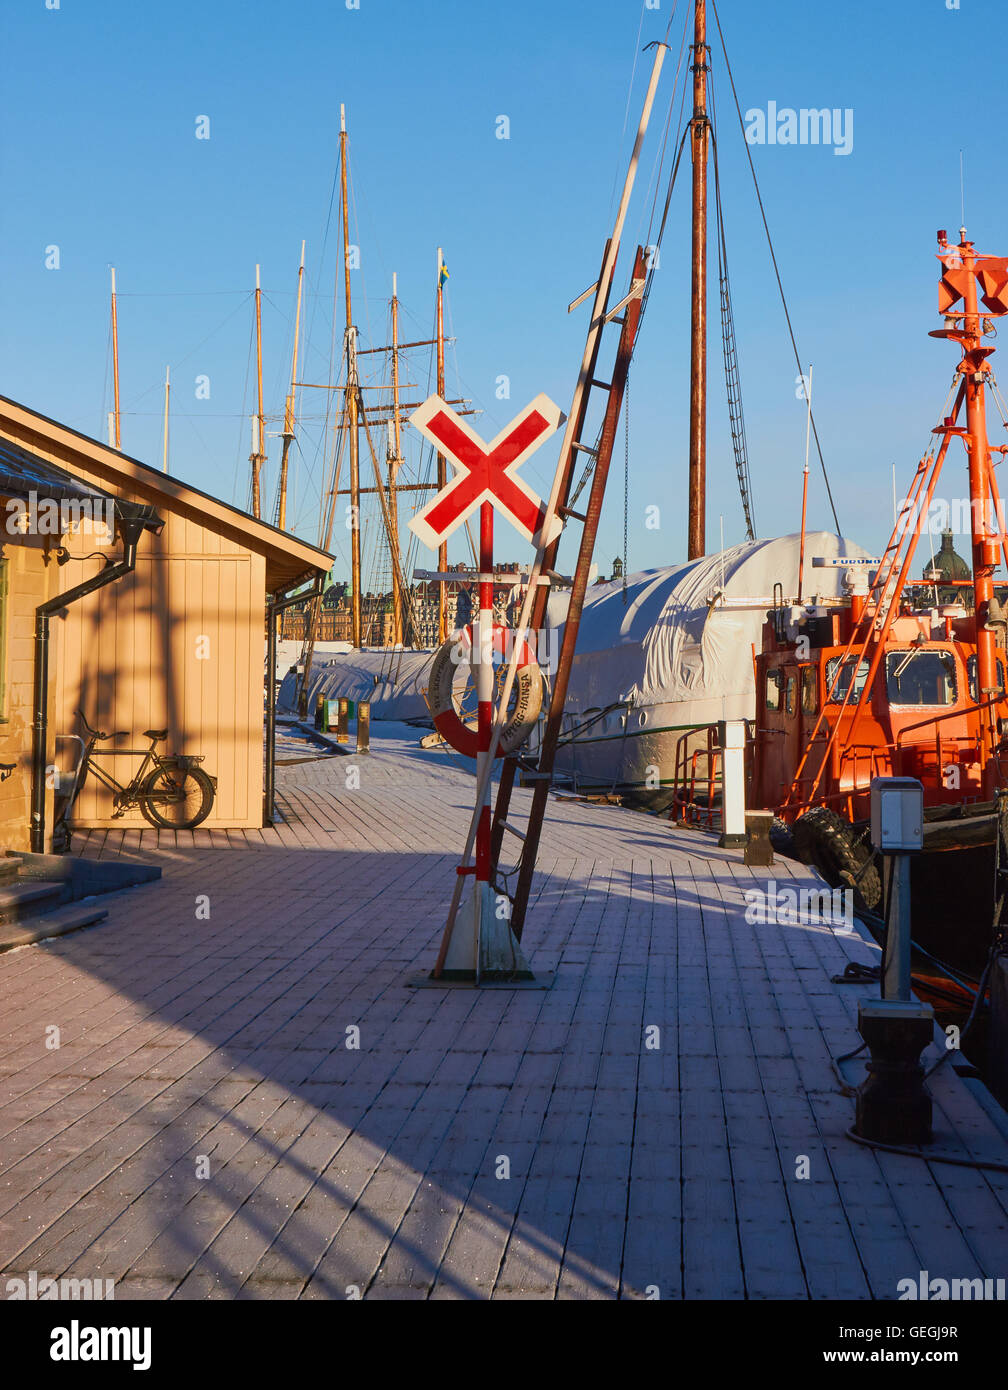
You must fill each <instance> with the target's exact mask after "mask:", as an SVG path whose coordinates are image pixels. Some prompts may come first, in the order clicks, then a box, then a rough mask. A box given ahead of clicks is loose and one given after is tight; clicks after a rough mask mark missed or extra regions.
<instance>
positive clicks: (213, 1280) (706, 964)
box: [0, 726, 1008, 1299]
mask: <svg viewBox="0 0 1008 1390" xmlns="http://www.w3.org/2000/svg"><path fill="white" fill-rule="evenodd" d="M354 769H358V770H359V778H360V783H359V786H356V785H354V783H355V780H356V779H355V776H354V773H353V770H354ZM472 789H473V781H472V778H471V776H470V775H469V774H468V772H467V771H466V770H465V769H464V767H463V765H462V764H461V762H460V761H459V760H456V759H454V758H452V757H450V756H448V755H445V754H425V753H420V752H419V751H418V750H417V749H416V744H415V739H409V740H407V739H403V738H397V737H395V736H383V735H382V732H381V726H377V728H376V738H375V741H374V751H373V752H372V753H371V755H370V756H368V757H360V758H358V757H355V756H352V755H351V756H345V757H339V758H326V759H323V760H318V761H307V762H302V763H297V764H293V765H290V766H282V767H280V768H279V770H278V790H279V798H278V800H279V805H280V807H281V809H282V811H283V815H284V820H283V822H282V823H280V824H278V825H277V826H275V827H273V828H272V829H270V830H262V831H258V830H257V831H252V832H240V833H227V834H225V833H220V832H214V831H208V832H201V831H196V832H195V833H189V834H186V835H183V834H181V833H180V834H177V835H176V834H174V833H173V834H165V833H163V832H162V833H160V834H159V835H155V832H153V831H151V832H143V833H142V834H141V833H139V832H136V831H133V832H126V833H123V832H121V831H119V832H108V833H106V832H104V831H102V832H93V833H91V834H90V835H88V836H86V837H82V840H81V842H75V849H77V848H79V849H81V850H82V852H84V853H87V854H89V855H98V856H101V857H105V856H107V855H110V854H116V855H120V854H124V855H132V854H139V855H141V856H142V857H144V858H146V859H149V860H152V861H156V862H158V863H160V864H161V865H162V866H163V869H164V877H163V879H162V881H161V882H160V883H157V884H152V885H149V886H145V887H142V888H137V889H133V890H130V891H129V892H128V893H125V894H120V895H117V896H116V897H114V898H109V899H108V906H109V907H110V909H111V911H110V915H109V919H108V921H107V922H106V923H104V924H103V925H101V926H99V927H97V928H95V929H93V930H90V931H82V932H80V933H77V934H75V935H72V936H69V937H63V938H60V939H58V940H55V941H51V942H47V943H45V944H44V945H42V946H38V947H31V948H26V949H24V950H19V951H15V952H11V953H9V954H7V955H5V956H3V957H2V958H0V999H2V1013H0V1274H3V1275H5V1277H7V1278H10V1277H13V1276H21V1277H25V1276H26V1275H27V1273H28V1272H29V1271H32V1270H35V1271H37V1272H38V1273H39V1275H40V1276H42V1275H49V1276H52V1277H60V1276H75V1277H78V1278H94V1279H97V1278H113V1279H115V1281H116V1296H117V1297H118V1298H124V1297H149V1298H167V1297H178V1298H203V1297H235V1296H238V1297H249V1298H297V1297H308V1298H341V1299H342V1298H346V1297H353V1296H357V1295H358V1294H359V1295H360V1296H364V1297H367V1298H427V1297H433V1298H457V1297H465V1298H486V1297H491V1296H492V1297H495V1298H530V1297H531V1298H616V1297H624V1298H642V1297H660V1298H663V1299H678V1298H684V1297H685V1298H700V1297H715V1298H814V1299H824V1298H825V1299H829V1298H845V1297H850V1298H858V1299H867V1298H873V1297H874V1298H880V1299H892V1298H895V1297H896V1296H897V1283H898V1281H899V1280H900V1279H905V1278H909V1279H914V1280H917V1278H918V1276H919V1272H920V1271H921V1270H927V1271H929V1275H930V1277H944V1278H948V1279H952V1278H956V1279H968V1278H978V1277H998V1276H1000V1277H1004V1276H1005V1275H1006V1273H1008V1174H1004V1173H998V1172H996V1171H991V1170H981V1169H977V1168H970V1167H955V1166H951V1165H947V1164H942V1163H937V1162H925V1161H922V1160H921V1159H919V1158H913V1157H908V1156H903V1155H897V1154H886V1153H876V1152H872V1151H869V1150H866V1149H864V1148H862V1147H859V1146H857V1145H856V1144H854V1143H852V1142H851V1141H850V1140H849V1139H848V1138H847V1137H846V1136H845V1133H844V1131H845V1130H846V1128H847V1127H848V1125H849V1124H850V1123H851V1121H852V1118H853V1102H852V1101H851V1099H850V1098H849V1097H848V1096H846V1095H844V1094H843V1093H842V1090H841V1088H840V1086H839V1084H838V1082H837V1079H836V1077H835V1075H834V1073H833V1070H832V1067H831V1064H830V1057H831V1055H837V1054H840V1053H844V1052H847V1051H849V1050H850V1049H851V1048H853V1047H854V1046H856V1044H857V1042H858V1041H859V1039H858V1036H857V1032H856V1018H857V1001H858V997H859V995H862V994H864V993H874V992H877V986H876V987H875V988H874V989H871V988H869V987H864V986H850V985H846V986H845V985H837V984H834V983H832V982H831V976H833V975H836V974H839V973H840V972H842V970H843V968H844V966H845V965H846V963H847V962H848V961H849V960H855V961H862V962H869V963H874V962H876V961H877V959H878V953H877V951H876V950H875V948H874V947H873V946H871V945H869V944H867V943H866V942H865V941H864V940H862V938H861V937H860V936H859V935H858V934H857V933H856V932H849V931H847V930H845V929H843V928H840V929H837V930H834V929H833V928H832V927H830V926H829V925H826V924H821V923H820V924H808V923H807V924H802V925H798V924H780V923H771V924H769V925H759V924H750V923H747V922H746V920H745V908H744V899H743V893H744V892H745V890H746V889H747V888H752V887H754V886H760V884H761V883H762V884H765V880H766V877H767V874H766V873H765V872H764V873H763V874H762V875H760V874H759V873H757V872H753V871H750V870H747V869H746V868H744V867H743V865H742V864H741V857H740V855H739V854H738V853H735V852H732V851H722V850H718V849H717V848H716V844H715V841H714V839H713V837H710V836H706V835H703V834H700V833H697V832H686V831H680V830H675V829H673V828H672V827H671V826H669V825H668V824H666V823H663V822H660V821H657V820H654V819H651V818H649V817H646V816H642V815H639V814H636V813H633V812H630V811H624V810H621V809H619V808H614V807H600V806H591V805H587V804H584V803H580V802H576V801H569V800H559V799H556V798H554V799H551V801H550V805H549V809H548V819H547V824H546V827H545V832H544V836H543V845H542V854H541V857H540V873H539V874H538V875H537V879H536V883H535V893H534V901H533V904H532V908H531V911H530V915H529V923H528V927H527V930H526V933H525V940H524V945H525V947H526V949H527V951H528V953H529V955H530V959H531V960H532V963H533V965H534V966H535V967H537V968H539V969H542V970H553V971H555V972H556V980H555V983H554V984H553V986H552V988H551V989H550V990H548V991H539V992H533V991H527V992H517V991H492V992H483V993H480V992H477V991H470V990H446V991H440V990H433V989H424V990H414V989H410V988H408V987H407V985H406V980H407V978H408V977H409V976H410V975H412V974H415V973H417V972H418V971H420V970H424V969H428V968H429V967H430V965H431V964H432V962H433V959H434V956H435V954H436V949H437V943H438V940H439V938H440V933H441V928H442V925H443V920H444V911H445V905H446V902H447V898H448V895H449V893H450V891H451V887H452V882H453V868H454V864H455V863H456V862H457V855H458V851H459V847H460V845H461V843H462V839H463V836H464V831H465V827H466V825H467V824H468V815H469V808H470V806H471V798H472ZM528 799H529V798H528V795H527V794H526V793H519V794H518V796H517V797H516V801H517V803H518V806H519V807H521V808H524V807H526V806H527V804H528ZM770 872H771V874H772V876H773V877H774V878H775V879H776V880H777V882H778V883H779V884H780V885H781V886H784V885H786V884H787V885H790V886H792V887H801V886H805V887H812V886H815V885H814V880H813V877H812V876H811V875H810V874H809V873H808V872H807V871H805V870H803V869H801V868H800V866H796V865H793V864H790V863H788V862H787V861H780V860H779V861H778V863H777V865H776V866H775V867H774V869H773V870H772V871H770ZM53 1027H55V1028H58V1029H59V1047H58V1049H56V1048H53V1047H52V1046H51V1044H52V1041H53V1038H54V1035H53V1034H52V1033H51V1032H47V1030H51V1029H52V1028H53ZM355 1030H359V1035H358V1033H357V1032H356V1031H355ZM358 1036H359V1047H355V1046H353V1045H352V1044H353V1043H354V1042H356V1041H357V1040H358ZM47 1040H48V1043H49V1045H48V1046H47ZM348 1044H350V1045H348ZM934 1055H935V1056H937V1053H935V1054H934ZM848 1071H849V1075H850V1076H851V1079H852V1080H854V1081H857V1080H858V1079H860V1076H861V1074H862V1073H861V1070H860V1068H859V1067H858V1066H856V1065H855V1064H850V1065H849V1067H848ZM932 1089H933V1094H934V1098H935V1121H936V1130H937V1137H936V1147H938V1148H940V1149H941V1150H944V1151H946V1152H948V1151H954V1152H956V1153H959V1154H962V1155H963V1156H967V1155H972V1156H973V1157H980V1158H987V1159H993V1160H995V1161H1001V1162H1003V1161H1004V1160H1005V1159H1006V1157H1008V1145H1006V1142H1005V1138H1004V1130H1003V1129H1002V1128H999V1123H1000V1125H1001V1126H1003V1125H1004V1117H1003V1115H1001V1118H1000V1122H999V1121H998V1118H997V1116H998V1115H999V1114H1001V1112H996V1111H995V1110H994V1109H991V1108H989V1106H990V1102H989V1100H988V1101H987V1103H986V1104H985V1103H982V1100H981V1098H980V1096H979V1094H978V1088H977V1086H976V1083H973V1082H967V1081H964V1080H963V1079H962V1078H960V1077H959V1076H958V1075H957V1074H956V1072H955V1071H954V1069H953V1067H952V1066H951V1065H946V1066H944V1067H943V1068H942V1069H941V1070H940V1071H939V1072H938V1073H937V1074H936V1076H935V1077H934V1079H933V1082H932Z"/></svg>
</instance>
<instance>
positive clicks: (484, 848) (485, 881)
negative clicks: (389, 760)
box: [473, 502, 494, 976]
mask: <svg viewBox="0 0 1008 1390" xmlns="http://www.w3.org/2000/svg"><path fill="white" fill-rule="evenodd" d="M493 518H494V514H493V504H492V503H491V502H484V503H483V504H482V505H481V507H480V581H479V642H478V644H476V700H477V708H478V717H477V733H478V738H479V744H478V751H477V754H476V786H477V787H480V786H483V787H484V788H485V790H484V793H483V804H482V806H481V807H480V816H479V824H478V826H477V828H476V886H475V890H474V892H473V898H474V904H473V910H474V913H475V930H476V943H477V958H476V961H477V963H476V973H477V976H478V975H479V939H480V925H481V919H482V915H483V905H484V902H485V900H486V899H487V898H488V897H489V894H490V778H489V777H484V769H485V768H486V765H487V763H488V762H489V761H490V735H491V732H492V730H493V718H494V667H493V652H494V640H493V623H494V612H493V601H494V586H493Z"/></svg>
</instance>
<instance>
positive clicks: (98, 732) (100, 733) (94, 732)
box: [76, 709, 131, 741]
mask: <svg viewBox="0 0 1008 1390" xmlns="http://www.w3.org/2000/svg"><path fill="white" fill-rule="evenodd" d="M76 714H77V718H78V719H79V720H80V722H81V723H82V724H83V725H84V728H85V729H86V730H87V731H88V734H89V735H90V736H91V738H94V739H101V740H102V741H104V740H106V739H110V738H130V737H131V733H130V730H129V729H117V730H116V732H115V733H114V734H107V733H105V732H104V730H103V729H92V727H91V725H90V724H89V723H88V722H87V719H86V718H85V717H84V711H83V710H82V709H79V710H77V711H76Z"/></svg>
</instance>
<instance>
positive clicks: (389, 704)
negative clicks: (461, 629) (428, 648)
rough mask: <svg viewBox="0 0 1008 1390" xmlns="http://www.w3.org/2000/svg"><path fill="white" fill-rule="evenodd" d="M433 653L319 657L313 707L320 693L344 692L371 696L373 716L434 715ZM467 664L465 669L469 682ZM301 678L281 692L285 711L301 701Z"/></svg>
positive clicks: (311, 688)
mask: <svg viewBox="0 0 1008 1390" xmlns="http://www.w3.org/2000/svg"><path fill="white" fill-rule="evenodd" d="M433 659H434V653H433V652H415V651H395V650H387V649H384V648H377V649H375V650H374V651H368V650H366V649H365V650H364V651H358V652H354V651H351V652H347V653H346V654H345V655H344V654H338V655H336V656H332V657H328V656H327V657H325V658H324V659H323V660H319V659H316V660H314V661H313V662H312V670H311V677H310V679H309V683H308V709H309V711H314V709H315V702H316V701H317V699H318V697H319V696H320V695H321V696H324V697H325V698H326V699H330V700H335V699H338V698H339V697H340V696H344V697H345V698H346V699H348V700H353V701H354V702H355V703H356V702H357V701H359V700H370V702H371V718H372V719H401V720H408V719H429V717H430V715H429V712H428V709H427V701H426V699H425V698H424V694H425V691H426V689H427V677H428V674H429V672H430V664H431V661H432V660H433ZM467 674H468V667H465V668H463V670H462V674H461V680H462V683H463V685H464V684H465V678H466V675H467ZM299 679H300V678H299V677H298V676H296V675H293V674H291V675H287V676H285V677H284V681H283V684H282V686H281V687H280V693H279V695H278V696H277V709H278V710H279V711H280V713H292V712H293V711H294V709H295V707H296V704H297V690H298V682H299Z"/></svg>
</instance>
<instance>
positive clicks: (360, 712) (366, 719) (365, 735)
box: [357, 700, 371, 753]
mask: <svg viewBox="0 0 1008 1390" xmlns="http://www.w3.org/2000/svg"><path fill="white" fill-rule="evenodd" d="M370 750H371V701H370V700H359V701H358V702H357V752H358V753H368V752H370Z"/></svg>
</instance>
